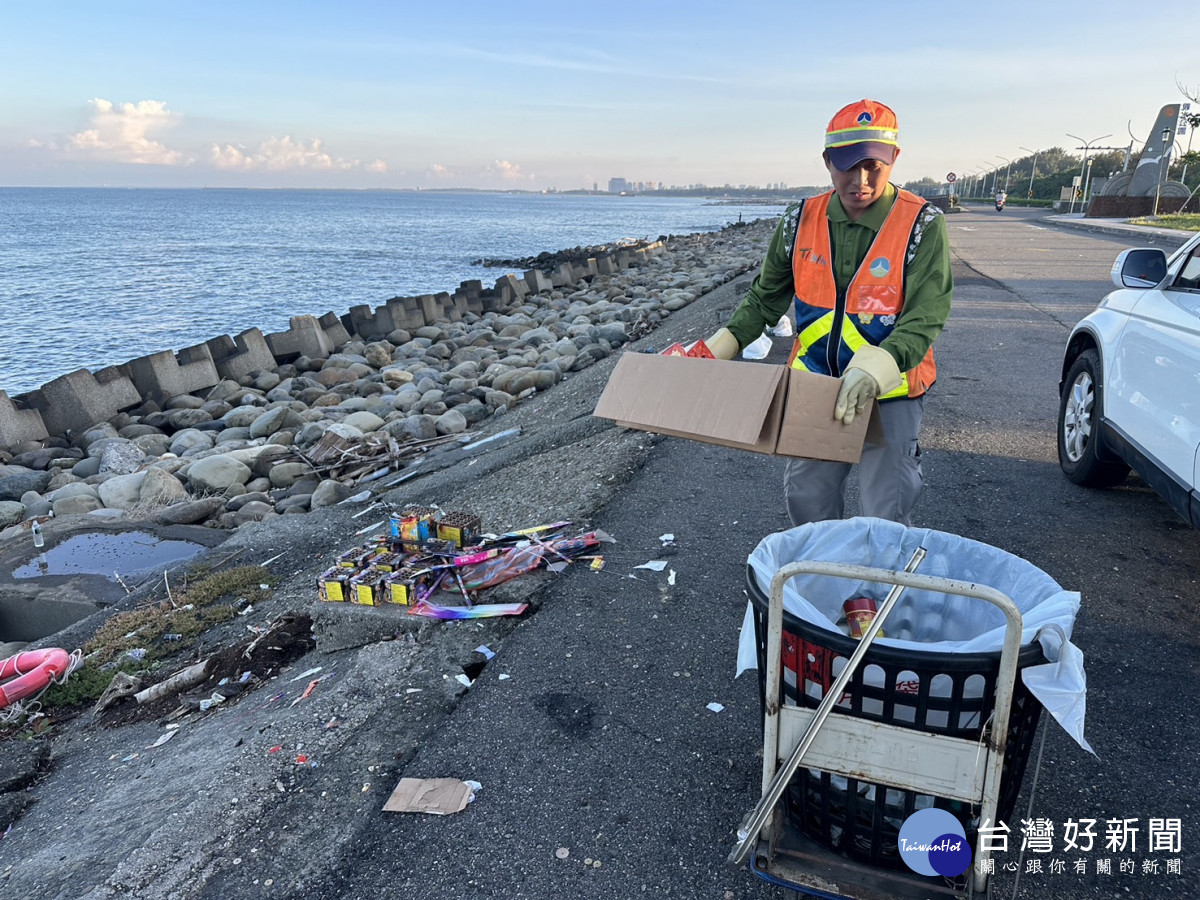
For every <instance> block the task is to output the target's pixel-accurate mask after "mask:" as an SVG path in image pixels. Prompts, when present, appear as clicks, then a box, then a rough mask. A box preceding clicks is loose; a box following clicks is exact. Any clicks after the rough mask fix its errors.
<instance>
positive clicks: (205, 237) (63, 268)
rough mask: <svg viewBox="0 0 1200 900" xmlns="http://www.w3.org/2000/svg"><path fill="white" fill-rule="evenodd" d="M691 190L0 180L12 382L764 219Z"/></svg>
mask: <svg viewBox="0 0 1200 900" xmlns="http://www.w3.org/2000/svg"><path fill="white" fill-rule="evenodd" d="M780 212H781V208H780V207H779V206H774V205H769V204H761V205H724V204H720V203H717V202H714V201H712V200H706V199H702V198H691V197H687V198H682V197H646V196H631V197H621V196H613V195H576V194H505V193H485V192H427V191H420V192H417V191H413V192H401V191H395V192H392V191H387V192H383V191H380V192H373V191H299V190H297V191H288V190H272V191H252V190H169V189H133V190H126V189H105V188H92V189H76V188H0V313H2V314H3V322H4V329H5V335H4V340H3V343H0V391H4V392H6V393H7V394H8V395H9V396H10V397H12V396H16V395H18V394H21V393H24V392H26V391H29V390H33V389H35V388H37V387H39V386H40V385H42V384H45V383H46V382H47V381H50V380H52V379H54V378H57V377H58V376H60V375H65V374H67V373H68V372H72V371H75V370H76V369H81V368H86V369H90V370H92V371H96V370H97V369H100V368H103V367H104V366H109V365H116V364H120V363H124V362H127V361H128V360H130V359H135V358H137V357H139V356H144V355H145V354H147V353H153V352H158V351H160V350H179V349H182V348H183V347H189V346H192V345H195V344H198V343H201V342H203V341H206V340H208V339H210V338H213V337H217V336H219V335H222V334H229V335H235V334H237V333H238V332H241V331H244V330H245V329H247V328H251V327H257V328H260V329H262V331H263V332H265V333H270V332H273V331H282V330H284V329H286V328H287V327H288V320H289V319H290V318H291V317H292V316H296V315H303V314H312V315H318V316H319V315H323V314H325V313H327V312H330V311H333V312H336V313H337V314H339V315H340V314H342V313H344V312H346V311H347V310H348V309H349V308H350V307H352V306H357V305H359V304H367V305H369V306H371V307H375V306H379V305H380V304H382V303H384V302H385V301H387V300H388V299H389V298H391V297H395V296H413V295H417V294H425V293H436V292H439V291H451V292H452V291H453V290H454V289H455V288H457V287H458V285H459V284H460V283H461V282H462V281H465V280H468V279H472V278H478V279H480V280H481V281H483V283H484V285H485V286H490V285H491V284H494V283H495V281H496V279H497V278H498V277H500V276H501V275H502V274H504V273H505V272H506V271H508V270H506V269H500V268H486V267H483V266H478V265H474V264H473V263H474V261H475V260H479V259H482V258H489V257H490V258H505V259H514V258H520V257H528V256H535V255H537V254H538V253H541V252H543V251H547V250H549V251H556V250H562V249H567V248H570V247H575V246H581V245H582V246H592V245H598V244H605V243H611V242H614V241H618V240H622V239H629V238H656V237H658V236H659V235H665V234H692V233H696V232H707V231H713V230H717V229H720V228H723V227H725V226H726V225H728V224H730V223H731V222H736V221H737V220H738V218H739V216H741V217H744V219H745V220H746V221H752V220H754V219H756V218H774V217H776V216H778V215H779V214H780Z"/></svg>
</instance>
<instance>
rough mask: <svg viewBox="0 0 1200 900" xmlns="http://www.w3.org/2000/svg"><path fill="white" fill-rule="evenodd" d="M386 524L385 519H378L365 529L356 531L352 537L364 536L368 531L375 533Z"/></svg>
mask: <svg viewBox="0 0 1200 900" xmlns="http://www.w3.org/2000/svg"><path fill="white" fill-rule="evenodd" d="M386 524H387V519H380V520H379V521H378V522H375V523H373V524H371V525H368V526H367V527H365V528H360V529H358V531H356V532H354V536H355V537H358V536H359V535H362V534H366V533H367V532H368V531H375V530H376V529H377V528H382V527H383V526H384V525H386Z"/></svg>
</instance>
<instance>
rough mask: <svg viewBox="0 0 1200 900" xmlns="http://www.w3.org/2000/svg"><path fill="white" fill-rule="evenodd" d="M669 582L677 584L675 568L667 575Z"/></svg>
mask: <svg viewBox="0 0 1200 900" xmlns="http://www.w3.org/2000/svg"><path fill="white" fill-rule="evenodd" d="M667 584H670V585H674V584H675V570H674V569H672V570H671V572H670V574H668V575H667Z"/></svg>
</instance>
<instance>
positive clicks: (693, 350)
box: [659, 341, 716, 359]
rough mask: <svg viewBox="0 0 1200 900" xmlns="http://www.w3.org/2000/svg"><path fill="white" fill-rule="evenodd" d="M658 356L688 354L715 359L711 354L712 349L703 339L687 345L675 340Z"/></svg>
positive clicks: (694, 356)
mask: <svg viewBox="0 0 1200 900" xmlns="http://www.w3.org/2000/svg"><path fill="white" fill-rule="evenodd" d="M659 356H690V357H693V358H699V359H716V357H715V356H713V355H712V351H711V350H709V349H708V344H706V343H704V341H696V342H695V343H694V344H691V345H690V346H687V347H685V346H684V345H683V344H681V343H679V342H678V341H676V342H675V343H674V344H672V345H671V346H670V347H668V348H667V349H666V350H664V351H663V352H662V353H660V354H659Z"/></svg>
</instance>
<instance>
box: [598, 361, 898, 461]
mask: <svg viewBox="0 0 1200 900" xmlns="http://www.w3.org/2000/svg"><path fill="white" fill-rule="evenodd" d="M838 386H839V382H838V379H836V378H830V377H829V376H827V375H814V374H813V373H811V372H801V371H798V370H795V369H789V368H786V367H784V366H780V365H773V364H769V363H757V362H736V361H726V360H718V359H711V360H710V359H691V358H688V357H680V356H660V355H657V354H646V353H625V354H623V355H622V356H621V358H620V359H619V360H618V361H617V366H616V368H615V369H613V373H612V375H611V376H610V377H609V379H608V384H606V385H605V387H604V392H603V393H602V394H601V395H600V400H599V402H598V403H597V404H596V409H595V411H594V412H593V415H595V416H599V417H600V418H602V419H613V420H615V421H616V422H617V423H618V424H619V425H624V426H626V427H628V428H638V429H641V430H642V431H653V432H655V433H657V434H667V435H672V436H674V437H682V438H688V439H689V440H693V441H703V442H704V443H707V444H720V445H722V446H725V447H735V448H737V449H739V450H750V451H752V452H754V453H767V454H771V455H775V456H792V457H798V458H802V459H825V460H834V461H837V462H849V463H855V462H858V460H859V457H860V456H862V448H863V443H864V442H865V441H866V440H868V439H869V440H870V441H871V442H872V443H876V444H882V443H883V431H882V428H881V426H880V424H879V415H878V404H875V403H872V404H871V410H870V413H869V414H868V415H861V416H856V417H855V419H854V421H853V422H852V423H850V424H849V425H843V424H842V423H841V422H840V421H837V420H835V419H834V418H833V407H834V405H835V403H836V402H837V394H838Z"/></svg>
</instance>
